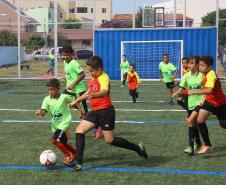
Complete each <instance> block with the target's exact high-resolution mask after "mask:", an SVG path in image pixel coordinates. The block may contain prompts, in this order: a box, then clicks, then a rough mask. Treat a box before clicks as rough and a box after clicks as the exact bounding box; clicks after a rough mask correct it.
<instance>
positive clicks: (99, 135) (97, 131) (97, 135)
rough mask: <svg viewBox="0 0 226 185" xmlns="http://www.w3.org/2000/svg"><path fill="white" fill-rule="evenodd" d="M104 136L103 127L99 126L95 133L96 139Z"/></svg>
mask: <svg viewBox="0 0 226 185" xmlns="http://www.w3.org/2000/svg"><path fill="white" fill-rule="evenodd" d="M101 136H102V129H101V128H100V127H99V128H98V129H97V130H96V131H95V133H94V139H100V138H101Z"/></svg>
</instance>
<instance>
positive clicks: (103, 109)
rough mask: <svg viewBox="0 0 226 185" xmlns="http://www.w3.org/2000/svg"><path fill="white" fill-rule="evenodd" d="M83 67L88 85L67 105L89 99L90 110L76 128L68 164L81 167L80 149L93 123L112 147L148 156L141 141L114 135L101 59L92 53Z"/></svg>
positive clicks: (111, 108)
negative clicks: (74, 153)
mask: <svg viewBox="0 0 226 185" xmlns="http://www.w3.org/2000/svg"><path fill="white" fill-rule="evenodd" d="M86 64H87V69H88V71H89V72H90V74H91V76H92V79H91V80H90V81H89V84H88V91H87V92H86V93H85V94H83V95H82V96H81V97H79V98H77V99H76V100H75V101H74V102H72V103H71V104H69V105H68V106H69V107H70V108H72V107H73V106H74V105H76V104H77V103H79V102H80V101H82V100H84V99H87V98H89V100H90V101H89V102H90V105H91V107H92V110H91V111H89V112H88V113H87V114H86V115H85V118H84V119H83V120H81V122H80V124H79V125H78V126H77V128H76V132H75V134H76V150H77V156H76V161H72V162H70V163H69V164H68V166H70V167H72V168H74V169H76V170H81V169H82V164H83V151H84V147H85V134H86V133H87V132H89V131H90V130H91V129H92V128H94V127H95V126H96V125H98V126H100V127H101V128H102V130H103V135H104V139H105V142H106V143H107V144H110V145H112V146H116V147H120V148H124V149H128V150H132V151H135V152H136V153H137V154H138V155H139V156H141V157H144V158H145V159H146V158H148V155H147V153H146V150H145V147H144V146H143V145H142V144H139V145H137V144H134V143H131V142H129V141H127V140H126V139H124V138H121V137H115V136H114V127H115V109H114V107H113V105H112V102H111V98H110V80H109V77H108V75H107V74H106V73H105V72H104V71H103V62H102V59H101V58H100V57H98V56H93V57H91V58H90V59H89V60H88V61H87V63H86Z"/></svg>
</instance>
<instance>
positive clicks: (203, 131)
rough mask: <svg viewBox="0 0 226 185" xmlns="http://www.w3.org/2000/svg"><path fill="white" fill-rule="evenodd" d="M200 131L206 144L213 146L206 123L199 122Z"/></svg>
mask: <svg viewBox="0 0 226 185" xmlns="http://www.w3.org/2000/svg"><path fill="white" fill-rule="evenodd" d="M199 131H200V134H201V136H202V139H203V141H204V143H205V145H206V146H211V143H210V139H209V133H208V128H207V126H206V123H201V124H199Z"/></svg>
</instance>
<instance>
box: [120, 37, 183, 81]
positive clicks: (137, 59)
mask: <svg viewBox="0 0 226 185" xmlns="http://www.w3.org/2000/svg"><path fill="white" fill-rule="evenodd" d="M163 54H169V60H170V62H172V63H173V64H174V65H175V66H176V67H177V68H178V69H179V70H181V59H182V57H183V40H158V41H122V42H121V55H126V58H127V60H128V62H129V63H130V64H135V69H136V71H137V73H138V74H139V76H140V78H141V79H142V80H159V76H160V74H159V63H160V62H161V61H162V56H163ZM121 79H122V75H121Z"/></svg>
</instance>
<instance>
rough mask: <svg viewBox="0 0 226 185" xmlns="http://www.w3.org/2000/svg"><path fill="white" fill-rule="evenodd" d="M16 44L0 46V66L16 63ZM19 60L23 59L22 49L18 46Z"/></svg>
mask: <svg viewBox="0 0 226 185" xmlns="http://www.w3.org/2000/svg"><path fill="white" fill-rule="evenodd" d="M17 55H18V49H17V46H0V56H1V60H0V67H1V66H5V65H11V64H17V63H18V61H17ZM20 55H21V62H22V61H24V49H23V48H20Z"/></svg>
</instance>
